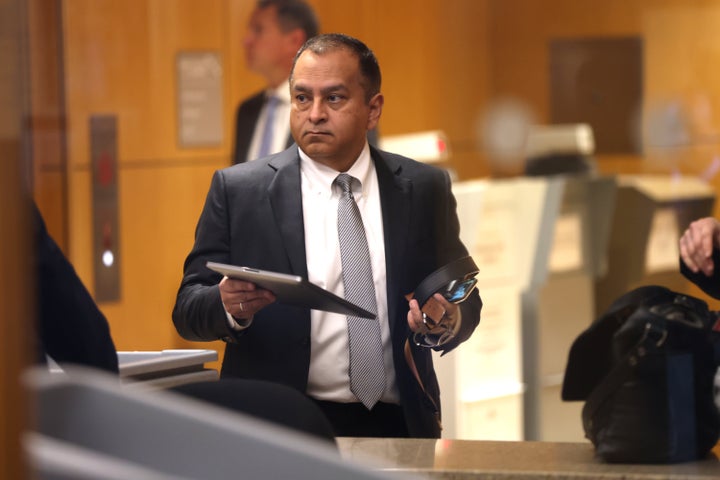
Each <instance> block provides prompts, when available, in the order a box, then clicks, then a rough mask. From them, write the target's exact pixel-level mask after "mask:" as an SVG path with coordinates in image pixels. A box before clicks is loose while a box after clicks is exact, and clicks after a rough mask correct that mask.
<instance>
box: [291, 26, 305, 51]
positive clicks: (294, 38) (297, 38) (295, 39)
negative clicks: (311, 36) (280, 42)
mask: <svg viewBox="0 0 720 480" xmlns="http://www.w3.org/2000/svg"><path fill="white" fill-rule="evenodd" d="M287 35H288V41H289V42H290V45H291V48H292V49H293V50H294V51H295V52H297V51H298V50H300V47H302V46H303V45H304V44H305V41H306V40H307V38H305V31H303V29H302V28H296V29H295V30H291V31H290V32H289V33H288V34H287Z"/></svg>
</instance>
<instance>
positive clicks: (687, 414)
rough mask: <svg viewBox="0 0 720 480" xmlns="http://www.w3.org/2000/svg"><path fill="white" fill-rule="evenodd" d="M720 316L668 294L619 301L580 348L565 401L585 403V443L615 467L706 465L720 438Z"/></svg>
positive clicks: (652, 292)
mask: <svg viewBox="0 0 720 480" xmlns="http://www.w3.org/2000/svg"><path fill="white" fill-rule="evenodd" d="M717 317H718V315H717V313H716V312H712V311H709V310H708V307H707V304H706V303H705V302H704V301H702V300H700V299H697V298H694V297H691V296H687V295H682V294H679V293H677V292H673V291H672V290H669V289H667V288H665V287H660V286H646V287H640V288H637V289H635V290H633V291H631V292H629V293H626V294H624V295H622V296H621V297H620V298H618V299H617V300H616V301H615V302H614V303H613V304H612V305H611V306H610V308H608V310H607V311H606V312H605V313H604V314H602V315H601V316H600V317H599V318H598V319H597V320H596V321H595V322H594V323H593V324H592V325H591V326H590V327H589V328H588V329H587V330H585V331H584V332H583V333H582V334H580V336H578V338H577V339H576V340H575V342H574V343H573V345H572V347H571V349H570V354H569V357H568V363H567V368H566V370H565V379H564V382H563V389H562V398H563V400H584V401H585V405H584V407H583V411H582V421H583V428H584V430H585V436H586V437H587V438H588V439H590V441H591V442H592V443H593V445H594V446H595V451H596V454H597V455H598V456H599V457H600V458H601V459H603V460H605V461H607V462H619V463H674V462H683V461H690V460H696V459H699V458H703V457H705V456H706V455H707V454H708V452H709V451H710V450H711V449H712V448H713V446H714V445H715V444H716V443H717V441H718V438H719V436H720V413H719V411H718V406H717V405H716V404H715V395H714V379H715V373H716V371H717V367H718V363H719V362H718V357H719V355H718V354H717V351H718V348H717V346H718V345H719V344H720V342H718V333H717V332H716V331H715V330H714V327H715V324H716V323H717Z"/></svg>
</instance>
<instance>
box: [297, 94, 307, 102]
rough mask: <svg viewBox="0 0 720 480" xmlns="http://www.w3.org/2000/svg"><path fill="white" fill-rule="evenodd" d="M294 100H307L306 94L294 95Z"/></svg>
mask: <svg viewBox="0 0 720 480" xmlns="http://www.w3.org/2000/svg"><path fill="white" fill-rule="evenodd" d="M295 100H296V101H297V102H298V103H304V102H306V101H307V95H296V96H295Z"/></svg>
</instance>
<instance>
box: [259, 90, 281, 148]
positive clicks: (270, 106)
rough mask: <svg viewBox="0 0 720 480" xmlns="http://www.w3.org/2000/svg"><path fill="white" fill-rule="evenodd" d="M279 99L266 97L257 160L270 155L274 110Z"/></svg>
mask: <svg viewBox="0 0 720 480" xmlns="http://www.w3.org/2000/svg"><path fill="white" fill-rule="evenodd" d="M278 103H280V99H279V98H278V97H274V96H273V97H268V99H267V105H266V107H265V112H266V115H265V125H264V126H263V134H262V139H261V141H260V149H259V150H258V155H257V157H258V158H262V157H264V156H266V155H270V153H271V149H272V143H273V127H274V123H275V110H276V109H277V106H278Z"/></svg>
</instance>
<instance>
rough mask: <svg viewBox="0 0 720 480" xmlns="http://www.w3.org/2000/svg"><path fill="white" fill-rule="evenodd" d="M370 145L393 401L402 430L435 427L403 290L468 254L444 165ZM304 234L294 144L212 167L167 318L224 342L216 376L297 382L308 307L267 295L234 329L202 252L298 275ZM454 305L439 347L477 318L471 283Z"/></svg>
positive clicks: (430, 378) (426, 362) (306, 344)
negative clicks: (450, 328)
mask: <svg viewBox="0 0 720 480" xmlns="http://www.w3.org/2000/svg"><path fill="white" fill-rule="evenodd" d="M371 155H372V158H373V161H374V163H375V168H376V171H377V176H378V182H379V186H380V200H381V206H382V211H383V228H384V235H385V255H386V268H387V298H388V315H389V320H390V331H391V336H392V344H393V359H394V364H395V369H396V371H397V379H398V387H399V391H400V397H401V403H402V406H403V408H404V411H405V416H406V420H407V424H408V429H409V432H410V435H411V436H415V437H438V436H439V434H440V427H439V415H440V398H439V389H438V384H437V379H436V376H435V371H434V369H433V363H432V356H431V351H430V350H429V349H427V348H422V347H417V346H415V345H414V344H412V342H409V344H408V342H407V340H408V338H409V334H410V330H409V328H408V325H407V311H408V305H407V301H406V300H405V298H404V295H405V294H407V293H409V292H412V291H413V290H414V289H415V287H416V286H417V285H418V284H419V283H420V281H421V280H422V279H423V278H424V277H425V276H427V275H428V274H430V273H431V272H433V271H434V270H436V269H437V268H439V267H440V266H442V265H444V264H445V263H447V262H449V261H451V260H454V259H456V258H459V257H461V256H464V255H467V250H466V249H465V247H464V246H463V245H462V243H461V242H460V239H459V222H458V219H457V215H456V212H455V209H456V208H455V207H456V204H455V198H454V197H453V196H452V193H451V189H450V187H451V184H450V179H449V176H448V175H447V173H446V172H445V171H443V170H440V169H438V168H435V167H432V166H429V165H425V164H422V163H419V162H415V161H413V160H410V159H408V158H404V157H401V156H398V155H393V154H389V153H385V152H380V151H378V150H375V149H374V148H371ZM304 238H305V237H304V226H303V212H302V201H301V191H300V159H299V156H298V151H297V147H296V146H293V147H291V148H289V149H287V150H285V151H284V152H282V153H279V154H277V155H273V156H270V157H267V158H266V159H262V160H256V161H253V162H248V163H244V164H241V165H235V166H232V167H229V168H226V169H224V170H220V171H218V172H216V173H215V175H214V176H213V179H212V185H211V187H210V191H209V193H208V196H207V200H206V203H205V207H204V209H203V212H202V214H201V216H200V220H199V223H198V225H197V231H196V239H195V245H194V246H193V249H192V251H191V252H190V254H189V255H188V257H187V259H186V261H185V272H184V278H183V280H182V284H181V286H180V290H179V292H178V296H177V301H176V304H175V309H174V311H173V321H174V323H175V326H176V328H177V330H178V332H179V333H180V334H181V335H182V336H183V337H184V338H187V339H190V340H216V339H218V338H223V339H225V340H226V341H228V342H229V343H228V344H227V346H226V349H225V357H224V361H223V367H222V374H223V375H224V376H237V377H243V378H255V379H262V380H269V381H275V382H279V383H283V384H286V385H290V386H293V387H295V388H297V389H298V390H300V391H303V392H304V391H305V389H306V386H307V377H308V369H309V364H310V311H309V310H307V309H302V308H296V307H290V306H286V305H280V304H278V303H275V304H272V305H270V306H268V307H266V308H265V309H263V310H261V311H260V312H258V313H257V314H256V315H255V318H254V321H253V323H252V325H251V326H250V327H249V328H247V329H246V330H244V331H243V332H241V333H240V334H238V335H235V334H234V332H233V331H231V330H230V329H229V327H228V326H227V320H226V317H225V311H224V309H223V305H222V303H221V301H220V292H219V289H218V286H217V284H218V283H219V281H220V279H221V277H220V275H218V274H217V273H214V272H212V271H211V270H209V269H207V268H206V267H205V263H206V262H207V261H208V260H211V261H216V262H223V263H230V264H234V265H244V266H251V267H255V268H259V269H263V270H274V271H278V272H283V273H290V274H294V275H300V276H302V277H304V278H307V266H306V258H305V242H304ZM370 248H372V245H371V246H370ZM461 308H462V316H463V317H462V318H463V322H462V328H461V331H460V332H459V334H458V335H457V336H456V338H455V339H453V340H452V341H451V342H449V343H448V344H446V345H444V346H443V347H441V349H443V350H445V351H449V350H452V349H453V348H455V347H456V346H457V345H458V344H459V343H460V342H462V341H464V340H466V339H467V338H468V337H469V336H470V334H471V333H472V332H473V330H474V329H475V327H476V326H477V324H478V322H479V320H480V308H481V302H480V297H479V295H478V294H477V292H474V293H473V295H472V296H471V297H470V298H469V299H468V300H467V301H466V302H465V303H463V304H462V306H461ZM408 354H409V355H408ZM410 356H411V357H412V359H411V363H414V365H415V367H416V370H417V376H416V375H414V373H413V371H412V368H411V367H410V365H409V362H408V360H409V359H410Z"/></svg>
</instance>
